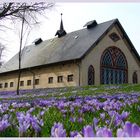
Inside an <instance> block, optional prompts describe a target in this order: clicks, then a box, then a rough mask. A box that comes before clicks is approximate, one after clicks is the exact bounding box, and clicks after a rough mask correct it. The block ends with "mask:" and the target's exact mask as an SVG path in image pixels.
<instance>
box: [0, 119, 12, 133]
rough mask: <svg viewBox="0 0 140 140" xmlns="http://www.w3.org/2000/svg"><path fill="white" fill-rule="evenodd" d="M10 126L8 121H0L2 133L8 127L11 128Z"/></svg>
mask: <svg viewBox="0 0 140 140" xmlns="http://www.w3.org/2000/svg"><path fill="white" fill-rule="evenodd" d="M9 126H10V123H9V122H8V120H4V119H2V120H1V121H0V132H1V131H4V130H5V129H6V128H7V127H9Z"/></svg>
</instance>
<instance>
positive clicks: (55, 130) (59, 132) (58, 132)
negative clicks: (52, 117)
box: [51, 123, 66, 137]
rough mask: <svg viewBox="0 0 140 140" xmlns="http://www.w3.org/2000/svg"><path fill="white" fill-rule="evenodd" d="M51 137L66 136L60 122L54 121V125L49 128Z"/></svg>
mask: <svg viewBox="0 0 140 140" xmlns="http://www.w3.org/2000/svg"><path fill="white" fill-rule="evenodd" d="M51 136H52V137H66V130H65V129H64V128H63V125H62V124H61V123H54V126H53V127H52V129H51Z"/></svg>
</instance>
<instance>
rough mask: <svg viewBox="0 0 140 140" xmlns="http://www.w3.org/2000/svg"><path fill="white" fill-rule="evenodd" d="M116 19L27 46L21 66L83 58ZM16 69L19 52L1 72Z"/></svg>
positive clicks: (23, 51)
mask: <svg viewBox="0 0 140 140" xmlns="http://www.w3.org/2000/svg"><path fill="white" fill-rule="evenodd" d="M116 21H118V20H117V19H114V20H110V21H107V22H104V23H100V24H97V26H95V27H94V28H91V29H87V28H84V29H81V30H78V31H74V32H71V33H68V34H66V35H65V36H63V37H61V38H58V37H56V38H53V39H49V40H46V41H43V42H42V43H41V44H39V45H30V46H26V47H25V48H24V49H23V50H22V63H21V67H22V69H24V68H31V67H35V66H41V65H48V64H53V63H58V62H63V61H69V60H75V59H81V58H82V57H83V56H84V55H85V54H86V53H87V51H89V49H90V48H91V46H92V45H93V44H94V43H95V42H96V41H98V39H99V38H100V37H101V36H102V35H103V34H104V33H105V32H106V31H107V30H108V29H109V28H110V27H111V26H112V25H113V24H114V23H115V22H116ZM92 47H94V45H93V46H92ZM14 70H18V54H16V55H15V56H14V57H13V58H11V59H10V60H9V61H8V62H7V63H6V64H5V65H4V66H3V67H2V68H0V73H5V72H10V71H14Z"/></svg>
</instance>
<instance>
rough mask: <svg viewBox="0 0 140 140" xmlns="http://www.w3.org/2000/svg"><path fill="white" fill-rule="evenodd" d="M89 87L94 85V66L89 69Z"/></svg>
mask: <svg viewBox="0 0 140 140" xmlns="http://www.w3.org/2000/svg"><path fill="white" fill-rule="evenodd" d="M88 85H94V68H93V66H92V65H90V66H89V68H88Z"/></svg>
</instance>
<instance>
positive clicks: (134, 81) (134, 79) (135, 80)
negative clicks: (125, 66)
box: [132, 72, 138, 84]
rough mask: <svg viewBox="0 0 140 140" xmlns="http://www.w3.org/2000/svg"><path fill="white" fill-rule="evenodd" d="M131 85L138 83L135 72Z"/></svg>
mask: <svg viewBox="0 0 140 140" xmlns="http://www.w3.org/2000/svg"><path fill="white" fill-rule="evenodd" d="M132 78H133V84H137V83H138V76H137V73H136V72H134V73H133V77H132Z"/></svg>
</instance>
